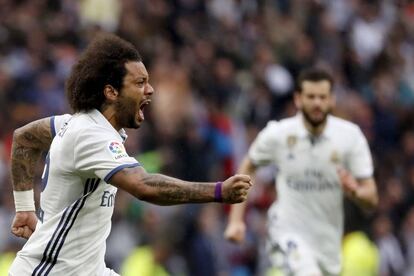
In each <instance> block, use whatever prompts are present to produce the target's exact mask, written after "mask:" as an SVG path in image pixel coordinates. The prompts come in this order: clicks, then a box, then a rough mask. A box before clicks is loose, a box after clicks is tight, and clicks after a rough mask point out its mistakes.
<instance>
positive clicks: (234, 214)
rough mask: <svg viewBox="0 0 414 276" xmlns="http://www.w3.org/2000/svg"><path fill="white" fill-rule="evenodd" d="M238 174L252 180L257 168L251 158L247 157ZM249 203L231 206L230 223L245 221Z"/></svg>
mask: <svg viewBox="0 0 414 276" xmlns="http://www.w3.org/2000/svg"><path fill="white" fill-rule="evenodd" d="M238 172H239V173H241V174H247V175H250V176H251V177H252V178H253V177H254V174H255V173H256V166H255V165H254V164H253V163H252V161H251V160H250V159H249V157H247V156H246V157H245V158H244V159H243V161H242V163H241V164H240V167H239V169H238ZM246 207H247V202H242V203H240V204H235V205H233V206H231V209H230V214H229V222H230V223H231V222H241V221H243V220H244V213H245V212H246Z"/></svg>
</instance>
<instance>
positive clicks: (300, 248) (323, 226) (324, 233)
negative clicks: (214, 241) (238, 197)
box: [225, 68, 378, 276]
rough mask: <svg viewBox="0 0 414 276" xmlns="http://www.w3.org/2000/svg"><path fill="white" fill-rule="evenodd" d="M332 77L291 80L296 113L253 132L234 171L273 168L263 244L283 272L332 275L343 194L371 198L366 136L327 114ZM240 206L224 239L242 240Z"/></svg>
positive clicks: (359, 200) (316, 73) (320, 74)
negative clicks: (272, 195)
mask: <svg viewBox="0 0 414 276" xmlns="http://www.w3.org/2000/svg"><path fill="white" fill-rule="evenodd" d="M332 85H333V81H332V78H331V76H330V75H329V74H327V73H326V72H324V71H323V70H319V69H314V68H313V69H308V70H307V71H304V72H302V74H301V75H300V76H299V79H298V88H297V92H296V93H295V95H294V101H295V105H296V107H297V108H298V110H299V112H298V114H297V115H296V116H294V117H291V118H287V119H284V120H281V121H279V122H276V121H271V122H269V123H268V125H267V126H266V127H265V128H264V129H263V130H262V131H261V132H260V133H259V134H258V136H257V137H256V139H255V141H254V142H253V143H252V145H251V147H250V149H249V152H248V155H247V156H246V157H245V159H244V160H243V161H242V164H241V165H240V168H239V173H245V174H249V175H254V173H255V171H256V169H257V167H259V166H262V165H264V164H269V163H274V164H275V165H276V167H277V178H276V183H277V191H278V199H277V201H276V202H274V203H273V205H272V206H271V208H270V210H269V211H268V241H267V249H268V253H269V254H268V255H269V257H270V261H271V264H272V267H273V268H275V269H276V270H278V271H279V272H283V275H303V276H319V275H339V273H340V271H341V256H340V252H341V238H342V232H343V223H344V222H343V220H344V214H343V194H346V195H347V196H348V197H349V198H350V199H351V200H353V201H354V202H355V203H356V204H358V205H359V206H360V207H362V208H364V209H367V210H370V209H372V208H374V207H375V206H376V205H377V201H378V196H377V190H376V185H375V181H374V179H373V164H372V158H371V154H370V151H369V148H368V144H367V141H366V139H365V137H364V136H363V134H362V132H361V130H360V129H359V127H358V126H356V125H355V124H353V123H351V122H348V121H345V120H343V119H340V118H337V117H334V116H332V115H330V112H331V110H332V108H333V107H334V102H335V101H334V95H332ZM245 208H246V204H245V203H242V204H237V205H233V206H232V208H231V212H230V215H229V223H228V225H227V228H226V230H225V237H226V238H227V239H229V240H231V241H233V242H242V241H243V240H244V238H245V231H246V226H245V223H244V221H243V219H244V218H243V216H244V213H245Z"/></svg>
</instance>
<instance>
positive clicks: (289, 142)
mask: <svg viewBox="0 0 414 276" xmlns="http://www.w3.org/2000/svg"><path fill="white" fill-rule="evenodd" d="M297 142H298V137H296V136H295V135H289V136H288V137H287V138H286V144H287V146H288V148H289V149H291V148H293V147H294V146H295V145H296V143H297Z"/></svg>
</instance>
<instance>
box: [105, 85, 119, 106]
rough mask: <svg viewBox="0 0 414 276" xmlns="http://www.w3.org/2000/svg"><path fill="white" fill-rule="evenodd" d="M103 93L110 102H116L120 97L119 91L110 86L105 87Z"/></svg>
mask: <svg viewBox="0 0 414 276" xmlns="http://www.w3.org/2000/svg"><path fill="white" fill-rule="evenodd" d="M103 93H104V95H105V98H106V99H107V100H108V101H110V102H112V101H115V100H116V99H117V98H118V95H119V92H118V90H116V89H115V88H114V87H113V86H112V85H110V84H107V85H105V87H104V90H103Z"/></svg>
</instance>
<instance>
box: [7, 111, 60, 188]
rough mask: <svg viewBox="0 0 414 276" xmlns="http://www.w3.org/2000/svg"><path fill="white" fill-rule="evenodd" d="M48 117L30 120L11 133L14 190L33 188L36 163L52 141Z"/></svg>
mask: <svg viewBox="0 0 414 276" xmlns="http://www.w3.org/2000/svg"><path fill="white" fill-rule="evenodd" d="M50 121H51V120H50V118H44V119H40V120H37V121H34V122H31V123H29V124H27V125H25V126H23V127H21V128H18V129H16V130H15V131H14V133H13V143H12V152H11V171H12V183H13V190H14V191H26V190H30V189H33V182H34V173H35V169H36V164H37V162H38V161H39V159H40V157H41V155H42V152H45V151H47V150H48V149H49V147H50V144H51V143H52V139H53V138H52V131H51V126H50Z"/></svg>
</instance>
